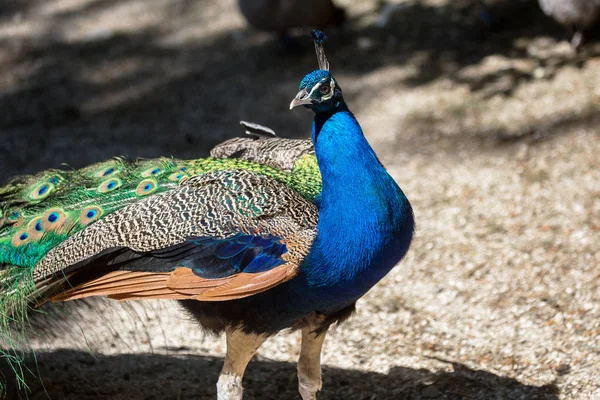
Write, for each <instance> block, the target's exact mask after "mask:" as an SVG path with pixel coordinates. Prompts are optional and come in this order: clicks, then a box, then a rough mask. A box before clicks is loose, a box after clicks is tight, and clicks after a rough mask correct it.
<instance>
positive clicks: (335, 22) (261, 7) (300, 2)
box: [238, 0, 346, 41]
mask: <svg viewBox="0 0 600 400" xmlns="http://www.w3.org/2000/svg"><path fill="white" fill-rule="evenodd" d="M238 5H239V8H240V11H241V13H242V15H243V16H244V18H246V20H247V21H248V23H249V24H250V25H251V26H253V27H254V28H255V29H258V30H261V31H267V32H273V33H276V34H277V35H279V36H280V37H281V38H282V39H284V40H287V41H289V38H288V36H287V35H288V33H289V30H290V29H292V28H301V27H310V28H318V29H323V28H327V27H331V26H339V25H341V24H342V23H343V22H344V21H345V20H346V12H345V10H344V9H343V8H341V7H337V6H336V5H335V4H334V3H333V1H332V0H238Z"/></svg>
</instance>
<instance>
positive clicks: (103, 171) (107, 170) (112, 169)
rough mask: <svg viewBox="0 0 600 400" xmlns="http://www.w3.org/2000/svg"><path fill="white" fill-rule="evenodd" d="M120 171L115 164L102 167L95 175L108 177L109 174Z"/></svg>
mask: <svg viewBox="0 0 600 400" xmlns="http://www.w3.org/2000/svg"><path fill="white" fill-rule="evenodd" d="M117 173H119V170H118V169H117V168H116V167H115V166H108V167H106V168H102V169H101V170H98V171H96V172H95V173H94V176H96V177H98V178H106V177H107V176H111V175H114V174H117Z"/></svg>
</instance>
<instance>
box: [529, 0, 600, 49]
mask: <svg viewBox="0 0 600 400" xmlns="http://www.w3.org/2000/svg"><path fill="white" fill-rule="evenodd" d="M538 1H539V3H540V7H541V8H542V11H544V13H545V14H546V15H547V16H549V17H552V18H554V19H555V20H556V22H558V23H559V24H561V25H562V26H564V27H565V28H566V29H567V33H568V35H569V37H570V43H571V47H573V48H574V49H578V48H579V46H581V44H582V43H583V41H584V31H585V30H586V29H589V28H590V27H591V26H592V25H594V23H595V22H596V21H597V20H598V17H599V16H600V0H538Z"/></svg>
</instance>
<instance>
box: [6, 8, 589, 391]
mask: <svg viewBox="0 0 600 400" xmlns="http://www.w3.org/2000/svg"><path fill="white" fill-rule="evenodd" d="M215 3H216V4H215ZM339 3H342V4H344V3H345V5H346V6H348V11H349V15H350V21H349V22H348V24H347V25H346V26H345V27H343V28H342V29H338V30H331V31H329V32H328V33H329V35H330V37H331V40H330V43H329V45H328V47H327V49H328V54H329V58H330V62H331V65H332V71H333V72H334V74H335V76H336V78H337V80H338V81H339V82H340V83H341V85H342V87H343V89H344V93H345V97H346V100H347V102H348V104H349V105H350V107H351V109H352V110H353V111H354V112H355V114H356V115H357V117H358V119H359V121H360V122H361V124H362V126H363V128H364V130H365V132H366V135H367V137H368V139H369V141H370V142H371V144H372V145H373V146H374V148H375V150H376V152H377V153H378V155H379V156H380V158H381V160H382V162H383V163H384V164H385V165H386V166H387V167H388V169H389V171H390V172H391V173H392V175H393V176H394V177H395V178H396V180H397V181H398V183H399V184H400V185H401V186H402V188H403V189H404V191H405V192H406V193H407V195H408V197H409V199H410V200H411V202H412V204H413V207H414V209H415V214H416V218H417V223H418V231H417V236H416V239H415V241H414V245H413V247H412V249H411V251H410V253H409V255H408V256H407V258H406V259H405V260H404V261H403V262H402V264H401V265H400V266H398V267H397V268H395V269H394V270H393V271H392V272H391V273H390V274H389V275H388V276H387V277H386V278H385V279H384V280H383V281H382V282H381V283H380V284H378V285H377V286H376V287H375V288H374V289H373V290H372V291H371V292H370V293H368V294H367V295H366V296H365V297H364V299H362V300H361V301H360V302H359V304H358V309H359V311H358V313H357V314H356V315H355V316H354V317H353V318H352V319H351V320H350V321H349V322H347V323H345V324H344V325H343V326H341V327H339V328H337V329H335V330H334V331H332V332H331V334H330V335H329V337H328V339H327V341H326V344H325V350H324V354H323V364H324V388H323V391H322V393H321V396H320V398H321V399H340V398H344V399H348V400H354V399H361V400H362V399H370V400H374V399H482V400H488V399H527V400H529V399H545V400H547V399H551V400H554V399H584V400H585V399H600V383H599V382H600V287H599V285H600V283H599V282H600V269H599V265H600V252H599V251H598V245H599V243H600V161H599V158H598V152H599V151H600V140H599V137H600V135H599V132H600V128H598V126H599V123H600V83H599V82H600V43H599V42H598V40H597V39H593V38H592V39H591V40H590V41H589V42H588V44H587V45H586V46H585V47H584V49H583V51H582V52H581V53H580V54H579V55H576V54H574V53H572V52H571V51H570V49H569V48H568V46H567V44H566V43H565V42H564V41H562V40H561V39H562V37H563V32H562V30H561V29H560V27H558V26H556V25H555V24H554V23H553V22H552V21H549V20H547V19H546V18H545V17H544V16H543V15H542V14H541V12H540V11H539V10H538V9H537V7H536V6H535V3H533V4H527V3H526V4H525V5H521V3H519V2H510V1H509V2H507V3H508V4H507V5H504V6H500V7H499V8H498V9H497V10H496V11H497V14H496V17H497V21H496V23H497V25H496V27H495V28H494V29H492V30H491V31H489V32H485V31H483V30H482V29H481V27H480V26H479V25H478V22H477V17H476V15H477V13H476V11H474V8H473V7H469V6H468V2H467V1H461V2H458V1H456V2H455V1H452V2H448V1H444V0H437V1H433V0H432V1H420V2H416V1H403V2H400V3H401V5H402V6H401V7H400V8H399V9H397V12H396V13H395V14H393V15H392V16H391V18H390V19H389V21H388V22H387V24H385V25H382V24H381V22H382V21H381V20H380V18H379V16H380V14H379V12H378V10H379V8H378V7H379V6H378V5H377V4H376V2H374V1H362V2H351V1H350V0H346V1H343V2H342V1H340V2H339ZM315 66H316V64H315V59H314V54H313V51H312V45H311V43H310V42H308V41H306V40H304V41H300V42H299V48H298V49H296V51H294V52H290V51H288V50H286V49H284V48H283V47H282V46H281V44H280V43H279V42H278V41H277V40H274V39H273V38H271V37H270V36H269V35H266V34H263V33H258V32H255V31H252V30H250V29H248V28H247V27H246V26H245V23H244V21H243V20H242V19H241V17H240V16H239V15H238V13H237V11H236V8H235V3H234V1H233V0H224V1H219V2H210V1H205V0H194V1H188V0H178V1H173V0H137V1H136V0H120V1H114V0H28V1H19V0H10V1H5V2H4V3H3V5H2V8H0V111H1V112H0V134H1V135H2V140H0V154H1V157H0V171H2V176H1V177H0V180H7V179H8V177H9V176H11V175H15V174H22V173H30V172H34V171H37V170H39V169H44V168H50V167H59V166H61V164H63V163H67V164H68V165H70V166H73V167H79V166H83V165H85V164H87V163H90V162H93V161H98V160H102V159H105V158H108V157H110V156H114V155H128V156H131V157H135V156H143V157H154V156H159V155H173V156H176V157H183V158H196V157H201V156H205V155H206V154H207V152H208V149H209V148H210V147H211V146H212V145H214V144H215V143H218V142H219V141H222V140H223V139H225V138H229V137H233V136H237V135H240V134H241V130H240V128H239V126H238V122H237V121H238V120H240V119H247V120H254V121H257V122H260V123H264V124H266V125H269V126H271V127H273V128H274V129H275V130H276V131H277V132H279V134H280V135H282V136H286V137H306V136H307V135H308V132H309V128H310V120H311V115H310V114H309V113H307V112H302V111H294V112H288V111H286V110H287V105H288V104H289V102H290V100H291V98H292V97H293V96H294V95H295V93H296V89H297V85H298V82H299V80H300V79H301V77H302V76H303V75H304V74H305V73H307V72H308V71H310V70H312V69H314V68H315ZM341 150H343V149H341ZM50 312H51V313H54V314H55V316H54V317H53V318H49V319H48V318H36V319H37V320H38V321H37V325H38V328H37V329H36V332H37V333H36V334H34V335H33V337H32V343H31V344H32V348H33V349H35V350H36V353H37V363H36V362H35V360H34V358H33V357H32V356H31V355H30V356H28V358H27V360H28V365H29V367H30V368H31V370H32V372H33V373H35V375H37V376H41V379H37V378H35V377H33V376H28V383H29V385H30V388H31V391H30V392H29V394H28V395H25V394H23V393H22V392H21V396H25V397H29V398H31V399H45V398H51V399H105V398H109V399H114V400H116V399H210V398H214V397H215V392H216V390H215V382H216V379H217V376H218V372H219V370H220V367H221V363H222V356H223V353H224V350H225V348H224V341H223V339H222V338H214V337H210V336H206V335H204V334H203V333H202V331H201V330H200V329H199V328H198V326H197V325H196V324H194V323H193V322H192V321H189V320H188V318H187V317H186V315H185V314H184V313H182V312H181V311H180V310H179V309H178V307H177V305H176V304H173V303H169V302H152V303H145V304H137V303H136V304H129V305H119V304H118V303H115V302H110V301H105V302H94V303H91V305H90V304H87V303H79V304H77V303H75V304H70V305H69V307H68V309H67V310H62V311H61V310H58V311H57V310H50ZM298 342H299V341H298V337H297V335H288V334H280V335H279V336H277V337H275V338H273V339H272V340H270V341H269V342H267V343H266V344H265V345H264V346H263V347H262V348H261V351H260V355H259V356H258V357H257V359H256V360H255V361H253V362H252V363H251V364H250V366H249V368H248V373H247V376H246V377H245V387H246V398H248V399H296V398H298V395H297V392H296V382H295V379H296V378H295V365H294V361H295V359H296V358H297V355H298ZM5 373H6V371H5ZM28 375H29V374H28ZM17 396H18V393H17V392H16V391H11V392H10V393H9V397H10V398H16V397H17Z"/></svg>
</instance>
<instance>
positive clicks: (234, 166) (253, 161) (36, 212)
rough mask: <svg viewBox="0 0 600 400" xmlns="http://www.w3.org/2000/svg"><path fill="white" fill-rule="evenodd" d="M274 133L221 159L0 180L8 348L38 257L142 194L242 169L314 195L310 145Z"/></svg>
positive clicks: (17, 339) (30, 297)
mask: <svg viewBox="0 0 600 400" xmlns="http://www.w3.org/2000/svg"><path fill="white" fill-rule="evenodd" d="M263 140H271V139H261V140H259V141H255V140H253V139H242V140H241V141H239V142H236V148H237V151H240V150H242V151H241V152H242V153H244V151H243V150H244V149H245V148H247V147H252V146H254V147H255V145H256V143H255V142H262V141H263ZM275 140H276V141H277V143H273V142H271V143H270V144H269V145H268V146H267V147H262V148H261V149H255V148H254V147H252V148H253V150H252V151H251V152H246V155H244V154H238V155H237V156H238V158H222V157H227V156H232V155H233V154H230V153H227V152H222V154H221V158H216V157H209V158H202V159H196V160H187V161H185V160H178V159H173V158H158V159H152V160H135V161H128V160H126V159H124V158H113V159H110V160H108V161H104V162H101V163H96V164H93V165H90V166H87V167H84V168H81V169H72V170H60V169H51V170H47V171H44V172H40V173H38V174H35V175H30V176H22V177H17V178H15V179H13V180H12V181H11V182H9V183H8V184H7V185H5V186H3V187H0V341H2V342H4V344H5V346H7V347H8V348H9V349H19V348H23V343H24V340H25V339H24V336H23V335H21V334H19V331H18V330H17V331H15V330H14V329H11V327H14V326H20V325H23V322H24V321H26V319H27V315H28V312H29V311H30V310H29V308H30V307H31V306H32V305H36V304H37V303H41V302H43V301H44V298H43V295H44V293H43V291H40V290H39V286H40V285H39V282H38V281H39V279H38V278H39V277H35V275H34V271H35V269H36V266H39V264H40V263H41V262H42V261H43V259H44V257H45V256H46V255H48V253H49V252H50V251H51V250H52V249H54V248H56V247H57V246H59V245H60V244H61V243H63V242H65V241H67V240H68V239H69V238H70V237H73V235H76V234H77V233H78V232H80V231H83V230H85V229H86V228H88V227H90V226H93V225H94V224H95V223H96V222H97V221H99V220H102V219H104V218H106V217H107V216H108V215H110V214H112V213H114V212H115V211H118V210H121V209H123V208H124V207H127V206H129V205H132V204H134V203H136V202H138V201H140V200H141V199H144V198H147V197H149V196H155V195H159V194H161V193H164V192H168V191H171V190H174V189H176V188H178V187H181V185H184V184H185V182H187V181H188V180H190V179H196V177H199V176H202V175H205V174H208V173H210V172H213V171H248V172H251V173H253V174H257V175H260V176H265V177H269V178H272V179H275V180H276V181H278V182H280V183H283V184H284V185H286V186H288V187H289V188H291V189H292V190H294V191H295V192H297V193H298V194H300V195H301V196H302V197H303V198H304V199H306V200H308V201H310V202H313V201H314V200H315V198H316V197H317V195H318V194H319V193H320V192H321V176H320V172H319V168H318V165H317V161H316V158H315V156H314V152H312V151H310V150H309V151H302V152H298V151H294V152H293V153H292V154H288V153H285V151H286V149H287V148H288V147H289V146H288V143H286V141H285V140H283V139H275ZM292 147H294V146H292ZM257 150H258V151H257ZM265 151H271V152H275V154H276V155H275V156H272V157H271V159H274V160H275V159H281V158H282V155H283V154H288V155H289V156H290V158H288V159H287V161H286V167H282V166H281V165H280V164H277V163H272V162H268V161H269V159H270V158H269V156H266V157H265V156H264V154H262V153H264V152H265ZM217 153H218V151H217ZM233 156H234V157H235V156H236V155H233ZM260 161H266V162H267V163H260ZM50 289H51V288H49V287H44V290H50ZM4 356H5V358H6V359H7V360H8V362H9V363H10V365H11V366H12V367H13V368H15V369H18V368H21V363H20V360H21V356H20V353H19V352H18V351H14V352H11V353H5V354H4ZM16 372H17V373H16V376H17V377H21V376H22V373H21V372H20V371H16ZM21 383H22V382H21Z"/></svg>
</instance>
